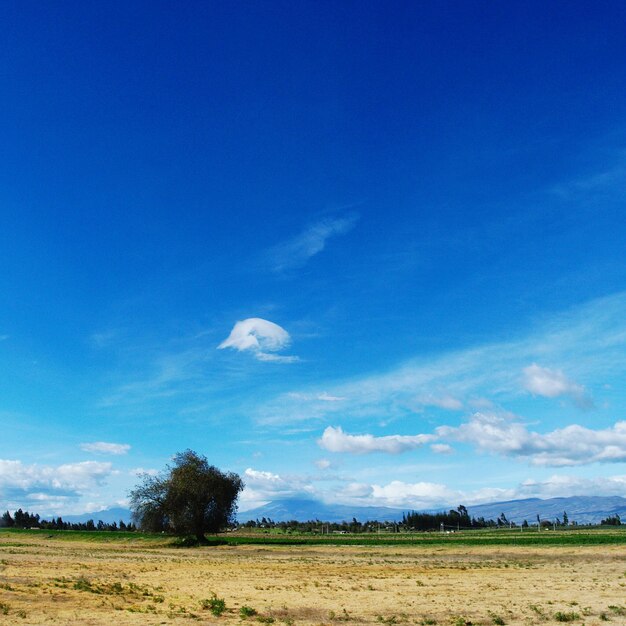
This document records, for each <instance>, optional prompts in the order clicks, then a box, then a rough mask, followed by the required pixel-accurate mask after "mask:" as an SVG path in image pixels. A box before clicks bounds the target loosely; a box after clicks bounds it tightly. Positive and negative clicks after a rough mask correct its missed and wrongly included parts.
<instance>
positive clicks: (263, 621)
mask: <svg viewBox="0 0 626 626" xmlns="http://www.w3.org/2000/svg"><path fill="white" fill-rule="evenodd" d="M256 619H257V621H259V622H261V624H273V623H274V622H275V621H276V620H274V618H273V617H269V616H268V617H265V616H264V615H259V617H257V618H256Z"/></svg>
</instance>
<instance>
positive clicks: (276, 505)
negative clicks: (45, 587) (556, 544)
mask: <svg viewBox="0 0 626 626" xmlns="http://www.w3.org/2000/svg"><path fill="white" fill-rule="evenodd" d="M447 508H448V509H449V508H456V506H454V507H447ZM408 510H409V509H392V508H388V507H382V506H365V507H359V506H349V505H343V504H324V503H323V502H320V501H319V500H311V499H304V498H288V499H284V500H274V501H272V502H269V503H268V504H265V505H263V506H260V507H257V508H255V509H251V510H249V511H244V512H240V513H239V514H238V515H237V519H238V520H239V522H241V523H243V522H246V521H248V520H257V519H259V520H260V519H262V518H264V517H265V518H266V519H272V520H273V521H275V522H289V521H291V520H297V521H299V522H307V521H309V520H320V521H322V522H338V523H340V522H343V521H346V522H350V521H352V518H353V517H355V518H356V519H357V520H359V521H360V522H366V521H368V520H377V521H381V522H382V521H387V522H399V521H401V520H402V515H403V514H404V513H406V512H407V511H408ZM442 510H446V507H440V508H438V509H429V510H428V511H422V512H427V513H434V512H437V511H442ZM467 510H468V511H469V514H470V515H472V516H473V517H484V518H485V519H497V518H498V517H500V515H501V514H502V513H504V514H505V515H506V517H507V519H508V520H511V521H512V522H515V523H516V524H521V523H522V522H523V521H524V520H528V523H529V524H533V523H535V522H536V520H537V515H539V517H540V518H541V519H542V520H554V519H556V518H557V517H558V518H559V519H563V512H564V511H567V516H568V518H569V520H570V522H574V521H575V522H578V523H579V524H593V523H597V522H599V521H600V520H602V519H604V518H606V517H609V516H614V515H619V516H620V517H621V518H622V519H623V520H624V522H625V523H626V498H622V497H620V496H611V497H602V496H572V497H569V498H549V499H547V500H541V499H540V498H527V499H525V500H508V501H506V502H490V503H489V504H479V505H475V506H468V507H467ZM90 519H92V520H93V521H94V522H96V523H97V522H98V520H102V521H103V522H105V523H107V524H110V523H112V522H117V523H118V524H119V521H120V520H123V521H124V523H126V524H128V523H129V522H130V521H131V512H130V511H129V510H128V509H125V508H122V507H114V508H109V509H104V510H102V511H94V512H90V513H82V514H80V515H63V520H64V521H66V522H77V523H78V522H86V521H87V520H90Z"/></svg>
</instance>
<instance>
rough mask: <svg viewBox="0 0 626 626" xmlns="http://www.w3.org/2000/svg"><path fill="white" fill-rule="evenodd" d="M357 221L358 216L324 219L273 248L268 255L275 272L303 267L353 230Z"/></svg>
mask: <svg viewBox="0 0 626 626" xmlns="http://www.w3.org/2000/svg"><path fill="white" fill-rule="evenodd" d="M356 221H357V216H356V215H349V216H346V217H341V218H334V219H324V220H321V221H320V222H317V223H315V224H313V225H311V226H309V227H308V228H307V229H306V230H304V231H303V232H302V233H300V234H299V235H296V236H295V237H294V238H293V239H289V240H288V241H285V242H284V243H281V244H279V245H277V246H275V247H274V248H272V249H271V250H270V251H269V253H268V258H269V263H270V266H271V267H272V269H273V270H274V271H275V272H284V271H287V270H291V269H297V268H299V267H302V266H303V265H304V264H305V263H306V262H307V261H308V260H309V259H310V258H311V257H313V256H315V255H316V254H318V253H320V252H321V251H322V250H323V249H324V248H325V247H326V242H327V241H328V240H329V239H330V238H331V237H334V236H336V235H343V234H344V233H347V232H348V231H349V230H351V229H352V228H353V226H354V224H355V223H356Z"/></svg>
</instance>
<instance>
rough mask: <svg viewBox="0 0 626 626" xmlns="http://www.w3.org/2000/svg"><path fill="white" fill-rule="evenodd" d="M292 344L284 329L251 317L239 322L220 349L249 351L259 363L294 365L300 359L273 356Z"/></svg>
mask: <svg viewBox="0 0 626 626" xmlns="http://www.w3.org/2000/svg"><path fill="white" fill-rule="evenodd" d="M290 344H291V337H290V336H289V333H288V332H287V331H286V330H285V329H284V328H282V327H281V326H279V325H278V324H275V323H274V322H270V321H268V320H264V319H261V318H260V317H250V318H248V319H245V320H242V321H239V322H237V323H236V324H235V326H234V327H233V329H232V330H231V331H230V335H229V336H228V337H227V338H226V339H225V340H224V341H222V343H220V345H219V346H218V349H219V350H223V349H224V348H232V349H234V350H237V351H239V352H245V351H249V352H251V353H253V354H254V355H255V357H256V358H257V359H258V360H259V361H274V362H279V363H293V362H294V361H297V360H298V357H295V356H281V355H277V354H273V353H274V352H278V351H280V350H283V349H284V348H287V347H288V346H289V345H290Z"/></svg>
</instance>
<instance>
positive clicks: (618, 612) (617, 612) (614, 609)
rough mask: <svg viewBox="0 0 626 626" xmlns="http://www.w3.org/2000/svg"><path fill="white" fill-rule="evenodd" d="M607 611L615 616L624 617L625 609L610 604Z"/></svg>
mask: <svg viewBox="0 0 626 626" xmlns="http://www.w3.org/2000/svg"><path fill="white" fill-rule="evenodd" d="M609 610H610V611H612V612H613V613H615V615H626V608H624V607H623V606H615V605H614V604H611V605H610V606H609Z"/></svg>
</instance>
